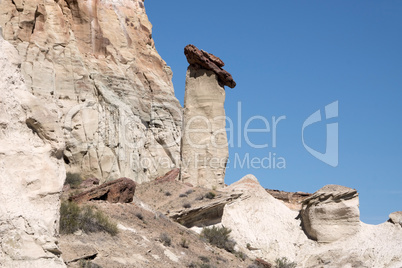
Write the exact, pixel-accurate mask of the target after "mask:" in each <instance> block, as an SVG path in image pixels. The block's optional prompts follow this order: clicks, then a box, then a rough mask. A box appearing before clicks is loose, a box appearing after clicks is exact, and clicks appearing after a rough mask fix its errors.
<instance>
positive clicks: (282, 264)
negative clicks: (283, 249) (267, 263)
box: [275, 257, 297, 268]
mask: <svg viewBox="0 0 402 268" xmlns="http://www.w3.org/2000/svg"><path fill="white" fill-rule="evenodd" d="M275 264H276V265H275V267H276V268H295V267H296V265H297V264H296V263H295V262H291V261H289V260H288V259H287V258H286V257H282V258H280V259H279V258H278V259H276V260H275Z"/></svg>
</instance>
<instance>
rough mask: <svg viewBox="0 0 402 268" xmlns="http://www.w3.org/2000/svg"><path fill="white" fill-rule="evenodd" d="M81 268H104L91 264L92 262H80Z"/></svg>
mask: <svg viewBox="0 0 402 268" xmlns="http://www.w3.org/2000/svg"><path fill="white" fill-rule="evenodd" d="M78 265H79V267H80V268H102V266H100V265H97V264H96V263H93V262H91V261H90V260H80V261H79V262H78Z"/></svg>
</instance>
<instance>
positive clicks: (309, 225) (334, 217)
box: [301, 185, 361, 242]
mask: <svg viewBox="0 0 402 268" xmlns="http://www.w3.org/2000/svg"><path fill="white" fill-rule="evenodd" d="M301 218H302V223H303V228H304V231H305V232H306V234H307V236H308V237H310V238H312V239H314V240H316V241H318V242H334V241H336V240H338V239H341V238H345V237H349V236H353V235H355V234H356V233H358V232H359V230H360V226H361V224H360V211H359V195H358V193H357V191H356V190H355V189H351V188H348V187H345V186H340V185H326V186H324V187H323V188H321V189H320V190H318V191H317V192H315V193H314V194H313V195H312V196H310V197H308V198H306V199H305V200H304V201H303V207H302V210H301Z"/></svg>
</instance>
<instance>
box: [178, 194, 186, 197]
mask: <svg viewBox="0 0 402 268" xmlns="http://www.w3.org/2000/svg"><path fill="white" fill-rule="evenodd" d="M179 197H187V195H186V194H179Z"/></svg>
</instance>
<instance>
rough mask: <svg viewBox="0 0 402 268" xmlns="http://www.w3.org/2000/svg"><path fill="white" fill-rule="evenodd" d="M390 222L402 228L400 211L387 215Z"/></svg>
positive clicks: (401, 212)
mask: <svg viewBox="0 0 402 268" xmlns="http://www.w3.org/2000/svg"><path fill="white" fill-rule="evenodd" d="M389 220H390V222H392V223H394V224H399V225H400V226H401V227H402V211H397V212H393V213H391V214H389Z"/></svg>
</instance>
